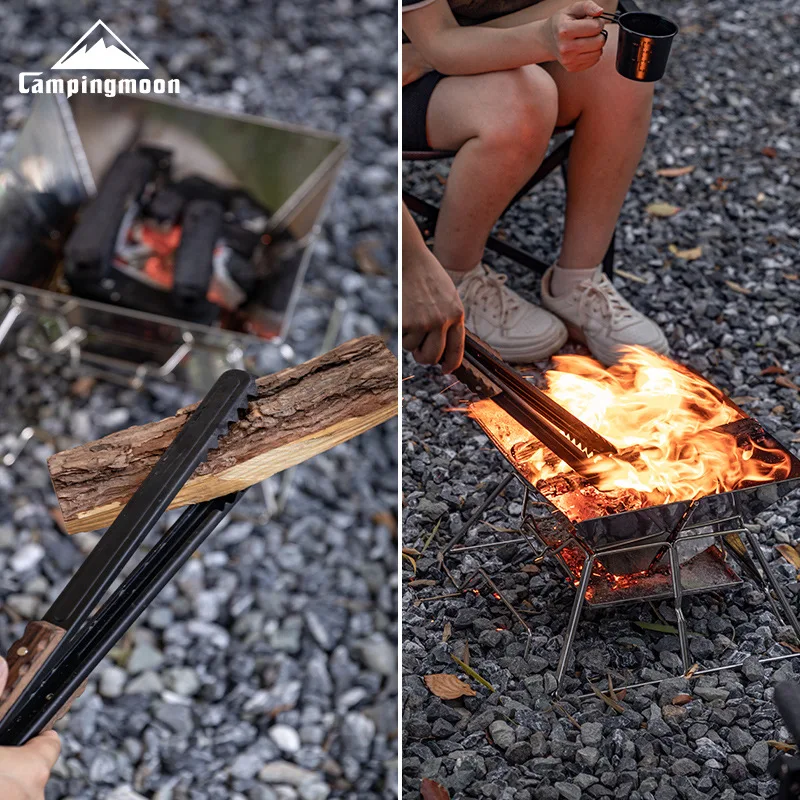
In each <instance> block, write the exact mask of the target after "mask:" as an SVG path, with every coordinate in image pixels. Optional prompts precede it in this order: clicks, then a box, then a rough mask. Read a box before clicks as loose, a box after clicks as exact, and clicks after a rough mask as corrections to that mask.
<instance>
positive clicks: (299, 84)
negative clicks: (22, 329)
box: [0, 0, 397, 800]
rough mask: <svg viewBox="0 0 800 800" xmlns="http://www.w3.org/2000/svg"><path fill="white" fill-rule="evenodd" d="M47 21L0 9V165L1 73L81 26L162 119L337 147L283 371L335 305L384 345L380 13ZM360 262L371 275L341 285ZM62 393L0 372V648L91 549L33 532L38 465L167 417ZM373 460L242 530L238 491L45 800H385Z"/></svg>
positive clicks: (251, 514) (388, 191)
mask: <svg viewBox="0 0 800 800" xmlns="http://www.w3.org/2000/svg"><path fill="white" fill-rule="evenodd" d="M68 5H69V4H63V3H55V2H47V1H46V0H40V2H35V3H31V2H22V1H21V0H19V1H17V0H13V1H12V2H8V3H3V4H2V6H1V7H0V41H2V47H3V54H4V59H3V62H4V63H3V65H2V66H1V67H0V76H1V77H2V85H3V92H2V98H3V101H2V118H1V119H0V130H3V131H4V132H3V133H2V134H0V148H1V149H2V151H5V150H7V149H8V148H9V147H10V146H11V145H12V144H13V141H14V138H15V135H16V131H17V130H18V129H19V126H20V124H21V122H22V121H23V120H24V117H25V116H26V114H27V111H28V108H29V105H28V103H29V100H30V97H29V96H28V97H25V96H22V95H20V94H19V93H18V92H17V74H18V72H19V71H20V70H32V69H42V70H44V69H47V68H49V67H50V66H51V65H52V64H53V63H54V62H55V60H56V59H57V58H59V57H60V56H61V55H62V54H63V53H64V52H65V51H66V50H67V48H68V47H69V46H70V45H71V44H72V43H73V42H74V41H76V40H77V39H78V38H79V37H80V36H81V35H82V34H83V33H84V31H85V30H86V29H87V28H88V27H89V26H90V25H91V24H92V23H93V22H95V21H96V20H97V19H98V18H102V19H103V20H104V21H105V22H106V23H107V24H108V25H110V26H111V28H112V29H113V30H114V32H115V33H117V34H118V35H119V36H120V37H121V38H122V39H123V40H124V41H125V42H126V43H127V44H128V45H129V46H130V47H131V48H132V49H133V50H134V51H135V52H136V53H137V55H139V56H140V57H141V58H142V59H143V60H144V62H145V63H147V64H149V65H150V66H151V67H153V66H154V65H156V64H158V65H161V67H163V68H164V69H166V71H168V72H169V73H170V74H171V75H173V76H176V77H179V78H180V79H181V82H182V94H181V97H182V99H185V100H187V101H190V102H200V103H203V104H208V105H214V106H218V107H222V108H227V109H232V110H234V111H245V112H250V113H256V114H265V115H267V116H271V117H275V118H277V119H280V120H283V121H286V122H296V123H302V124H306V125H310V126H312V127H318V128H321V129H324V130H329V131H333V132H336V133H338V134H342V135H344V136H346V137H348V138H350V139H351V143H352V151H351V155H350V156H349V158H348V160H347V162H346V165H345V168H344V172H343V175H342V177H341V179H340V181H339V184H338V187H337V190H336V193H335V196H334V198H333V200H332V204H331V213H330V215H329V217H328V221H327V222H326V224H325V225H324V229H323V235H322V237H321V241H320V242H319V243H318V249H317V251H316V255H315V257H314V259H313V261H312V264H311V267H310V270H309V276H308V281H309V284H310V285H309V287H308V289H307V290H306V291H305V292H304V293H303V296H302V300H301V305H300V308H299V310H298V313H297V317H296V322H295V325H294V328H293V332H292V336H291V343H292V345H293V346H294V347H295V349H296V351H297V354H298V360H304V359H306V358H310V357H312V356H314V355H315V354H316V353H317V351H318V350H319V347H320V344H321V342H322V339H323V334H324V331H325V325H326V318H327V314H328V313H329V312H330V308H331V306H332V303H333V301H334V299H335V297H336V296H339V295H341V296H342V297H343V298H344V301H345V307H346V311H345V314H344V319H343V324H342V331H341V334H340V337H339V341H344V340H345V339H349V338H352V337H354V336H359V335H362V334H367V333H382V332H391V331H394V329H395V328H396V316H397V312H396V288H395V283H396V282H395V280H394V277H393V270H394V264H395V261H396V235H395V231H396V216H397V202H396V163H397V156H396V127H397V121H396V66H397V65H396V59H395V58H394V57H392V56H391V55H390V52H391V50H390V48H387V47H386V43H387V42H393V41H395V40H396V7H395V5H394V4H393V3H392V2H390V1H389V0H370V1H369V2H357V1H356V0H336V2H331V3H324V4H320V3H314V2H296V1H294V2H278V3H252V2H244V1H242V2H239V0H236V1H235V2H230V0H219V1H218V2H192V3H178V2H171V1H170V0H166V2H144V3H141V2H135V3H134V2H130V0H128V2H122V3H118V2H113V3H112V2H86V3H81V4H80V13H79V14H76V13H74V10H73V11H72V12H71V13H70V12H68V10H67V6H68ZM73 5H74V4H73ZM166 12H169V19H170V20H171V21H168V20H167V18H166V16H165V13H166ZM360 243H367V246H368V247H370V248H372V253H373V256H374V258H375V259H376V261H377V263H379V264H380V265H381V267H382V268H383V269H384V270H385V273H384V274H383V275H375V274H368V273H367V272H363V273H362V272H361V271H359V269H358V268H357V266H356V259H355V257H354V250H355V249H356V248H357V246H358V245H359V244H360ZM393 346H394V345H393ZM273 362H274V363H273ZM279 366H280V365H279V364H278V363H277V361H275V360H273V361H270V360H269V359H265V365H264V368H265V369H275V368H278V367H279ZM76 377H77V374H76V373H75V372H73V371H71V370H70V369H69V368H66V367H64V366H63V363H61V362H59V363H36V364H34V363H29V362H25V361H23V360H21V359H19V358H17V357H16V355H14V354H7V353H5V352H4V353H3V369H2V370H0V396H1V397H2V398H3V408H4V413H3V418H2V421H0V442H2V441H3V437H5V436H7V435H9V434H11V435H13V434H17V433H18V432H19V431H20V430H21V429H22V428H23V427H24V426H25V425H27V424H35V425H37V426H38V427H39V431H38V435H37V438H36V440H35V441H34V442H31V443H30V444H29V446H28V448H27V449H26V450H25V451H24V453H23V455H22V456H21V458H20V459H19V460H18V461H17V463H16V464H15V465H14V466H13V467H11V468H6V467H4V466H0V574H2V576H3V579H2V591H1V592H0V602H2V604H3V608H2V612H0V650H2V652H5V650H6V649H7V647H8V646H9V645H10V644H11V642H12V641H14V639H15V638H16V637H17V636H18V635H19V634H20V633H21V631H22V629H23V628H24V624H23V622H22V621H21V620H23V619H27V618H34V619H35V618H39V617H40V616H41V614H42V613H43V611H44V610H45V609H46V608H47V606H48V605H49V601H50V600H52V598H53V597H54V596H55V593H56V591H57V589H58V588H60V587H61V586H62V585H63V583H64V582H65V581H66V579H67V577H68V576H69V575H70V574H71V573H72V572H73V571H74V570H75V568H76V566H77V565H78V564H79V563H80V561H81V560H82V558H83V552H84V551H85V549H86V548H87V547H89V546H90V545H91V543H92V542H93V541H94V537H93V535H90V534H82V535H79V536H77V537H72V538H71V537H67V536H65V535H63V534H61V533H60V532H59V531H58V529H57V527H56V524H55V523H54V521H53V519H51V517H50V515H49V514H48V509H49V508H50V509H52V508H53V507H54V506H55V497H54V495H53V492H52V488H51V487H50V483H49V478H48V474H47V469H46V465H45V459H46V457H47V456H48V455H49V454H50V453H51V452H53V449H54V448H58V449H61V448H65V447H70V446H73V445H75V444H78V443H82V442H85V441H89V440H92V439H95V438H97V437H99V436H102V435H105V434H106V433H109V432H111V431H113V430H118V429H121V428H124V427H126V426H128V425H131V424H140V423H144V422H147V421H150V420H153V419H157V418H160V417H162V416H165V415H169V414H172V413H173V412H174V411H175V409H176V408H178V407H179V406H180V405H182V404H185V403H186V402H189V401H190V400H191V398H189V397H187V396H185V395H183V394H181V393H180V392H177V391H175V390H171V389H168V388H164V387H153V391H152V393H151V394H137V393H134V392H132V391H127V390H123V389H120V388H116V387H114V386H110V385H101V384H98V385H97V386H95V387H94V389H93V390H92V391H91V394H90V396H88V397H87V396H84V390H85V389H86V386H85V385H82V384H81V383H78V384H75V379H76ZM71 387H72V389H71ZM396 441H397V427H396V424H395V423H389V424H386V425H383V426H381V428H380V429H378V430H374V431H371V432H369V433H367V434H366V435H364V436H362V437H360V438H358V439H356V440H354V441H353V442H351V443H348V444H346V445H343V446H340V447H337V448H336V449H335V450H333V451H331V452H330V453H328V454H325V455H322V456H320V457H318V458H316V459H314V460H313V462H310V463H309V464H307V465H305V466H303V467H301V468H300V469H299V470H298V471H297V473H296V476H295V483H294V488H293V490H292V491H291V493H290V494H289V497H288V505H287V509H286V511H285V512H284V513H283V514H281V515H280V516H279V517H277V518H276V519H275V520H274V521H272V522H267V523H264V524H261V523H259V522H258V517H259V515H260V514H261V513H262V512H263V510H264V505H263V502H262V500H261V493H260V491H259V489H258V488H254V489H253V490H251V492H250V493H249V494H248V496H247V497H246V498H245V500H244V501H243V504H242V505H241V506H240V507H239V508H238V509H237V514H236V516H235V517H234V518H233V519H232V520H231V521H230V523H229V524H228V525H227V526H226V527H225V528H224V529H223V530H220V531H218V532H217V533H216V534H215V535H213V536H212V537H211V538H210V540H209V541H208V542H207V543H206V545H205V546H204V547H203V548H202V550H201V553H200V556H199V557H197V558H195V559H193V560H192V561H191V562H190V564H188V565H187V566H186V568H185V569H184V570H183V571H182V573H181V574H180V576H179V577H178V578H177V579H176V581H175V582H173V584H172V585H171V586H170V587H168V588H167V589H166V590H165V591H164V593H163V594H162V596H161V597H160V598H159V599H158V600H157V601H156V602H155V603H154V604H153V606H152V607H151V608H150V610H149V611H148V612H147V614H146V615H145V616H144V618H143V619H142V621H141V622H140V623H139V624H138V625H137V626H136V628H135V629H134V631H133V632H132V634H131V636H129V637H127V638H126V639H125V640H124V641H123V643H122V645H121V646H120V647H119V648H118V649H117V651H115V653H114V654H113V656H112V657H111V658H109V659H107V660H106V661H105V662H104V663H103V665H102V666H101V667H100V668H99V669H98V670H97V672H96V673H95V675H94V677H93V678H92V679H91V681H90V683H89V687H88V689H87V691H86V693H85V695H84V696H83V697H82V698H81V699H80V700H79V701H78V702H77V703H76V705H75V707H74V710H73V711H72V712H71V713H70V714H69V716H68V718H67V725H66V728H65V730H64V733H63V743H64V750H63V753H64V756H63V758H62V759H61V761H60V762H59V764H58V765H57V766H56V769H55V771H54V773H53V778H52V780H51V783H50V785H49V788H48V794H47V797H48V798H49V799H50V800H54V799H55V798H76V799H77V798H80V800H93V798H103V800H140V798H157V800H187V799H188V798H192V800H194V799H195V798H197V799H198V800H201V799H205V798H218V799H219V800H245V799H246V800H278V799H279V800H294V799H295V798H300V800H324V798H326V797H337V798H356V797H357V798H379V797H380V798H384V797H391V796H394V794H395V791H396V790H395V787H396V785H397V772H396V770H397V765H396V758H397V752H396V751H397V716H396V707H397V705H396V704H397V699H396V698H397V685H396V684H397V681H396V639H397V622H396V614H397V612H396V591H395V590H396V574H397V573H396V569H397V558H396V538H395V532H394V527H395V526H394V523H393V517H394V515H395V514H396V511H397V508H396V505H397V489H396V484H397V462H396V455H395V453H396ZM131 787H132V788H131Z"/></svg>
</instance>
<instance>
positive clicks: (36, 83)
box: [19, 19, 180, 97]
mask: <svg viewBox="0 0 800 800" xmlns="http://www.w3.org/2000/svg"><path fill="white" fill-rule="evenodd" d="M53 69H54V70H55V69H58V70H114V71H120V70H147V69H149V68H148V66H147V64H145V63H144V61H142V60H141V59H140V58H139V57H138V56H137V55H136V53H134V52H133V50H131V49H130V47H128V45H126V44H125V42H123V41H122V39H120V38H119V36H117V35H116V34H115V33H114V31H112V30H111V28H109V27H108V25H106V24H105V22H103V20H101V19H99V20H97V22H95V24H94V25H92V27H91V28H89V30H88V31H86V33H85V34H84V35H83V36H81V38H80V39H78V41H77V42H75V44H74V45H72V47H70V49H69V50H67V52H66V53H64V55H63V56H62V57H61V58H60V59H59V60H58V61H57V62H56V63H55V65H54V66H53ZM41 75H42V73H41V72H22V73H20V76H19V90H20V92H22V94H66V95H67V97H72V95H74V94H78V93H79V92H82V93H84V94H103V95H105V96H106V97H116V95H118V94H137V93H138V94H178V93H179V92H180V81H179V80H178V79H177V78H171V79H165V78H155V79H152V80H151V79H150V78H124V79H117V78H89V77H87V76H86V75H82V76H80V77H75V78H67V79H64V78H48V79H44V78H41V77H40V76H41Z"/></svg>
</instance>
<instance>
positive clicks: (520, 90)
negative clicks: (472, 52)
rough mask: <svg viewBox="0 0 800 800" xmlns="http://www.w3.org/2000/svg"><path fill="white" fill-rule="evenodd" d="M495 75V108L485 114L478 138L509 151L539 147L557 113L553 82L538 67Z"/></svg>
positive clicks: (548, 133) (551, 129)
mask: <svg viewBox="0 0 800 800" xmlns="http://www.w3.org/2000/svg"><path fill="white" fill-rule="evenodd" d="M495 77H496V81H495V83H496V86H495V87H494V88H495V90H496V95H495V96H496V97H497V99H498V110H497V113H495V114H488V115H487V116H486V120H485V123H484V125H483V126H482V131H481V138H482V139H483V140H484V142H485V143H486V144H487V145H488V146H490V147H494V148H500V149H503V150H504V151H505V152H507V153H509V154H514V153H521V154H527V153H530V152H531V151H532V150H533V151H539V150H541V147H542V144H543V143H546V142H547V141H548V140H549V139H550V136H551V134H552V132H553V128H554V127H555V123H556V116H557V114H558V90H557V89H556V84H555V81H554V80H553V79H552V78H551V77H550V75H548V74H547V73H546V72H545V71H544V70H543V69H542V68H541V67H538V66H531V67H522V68H520V69H515V70H508V71H506V72H500V73H496V74H495Z"/></svg>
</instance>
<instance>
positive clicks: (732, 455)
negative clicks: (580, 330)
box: [469, 347, 791, 521]
mask: <svg viewBox="0 0 800 800" xmlns="http://www.w3.org/2000/svg"><path fill="white" fill-rule="evenodd" d="M554 360H555V364H556V369H555V370H550V371H548V372H547V373H546V374H545V378H546V389H545V391H546V393H547V394H548V395H549V396H550V397H551V398H553V399H554V400H555V401H556V402H558V403H560V404H561V405H562V406H563V407H564V408H566V409H567V410H568V411H570V412H571V413H572V414H574V415H575V416H576V417H578V418H579V419H580V420H581V421H582V422H584V423H586V424H587V425H588V426H589V427H591V428H593V429H594V430H596V431H597V432H598V433H599V434H601V435H602V436H604V437H605V438H606V439H607V440H608V441H610V442H611V443H612V444H614V445H615V446H616V447H617V449H618V450H619V451H626V450H627V451H628V452H629V453H630V452H634V453H638V457H637V458H635V459H633V458H631V459H629V460H626V459H624V458H620V457H617V456H612V457H608V456H602V457H597V458H596V459H595V460H594V462H593V464H592V468H593V471H594V472H595V473H596V474H597V476H598V477H597V479H596V480H595V487H596V488H597V489H598V490H600V492H602V493H603V494H604V495H605V496H606V498H607V499H608V497H611V498H614V497H616V498H618V499H619V500H620V501H621V502H624V504H625V508H624V509H620V510H629V509H631V508H635V507H642V506H644V505H657V504H661V503H668V502H675V501H687V500H693V499H696V498H698V497H704V496H706V495H710V494H717V493H719V492H725V491H730V490H732V489H736V488H739V487H741V486H746V485H751V484H753V483H762V482H769V481H775V480H780V479H782V478H785V477H787V476H788V475H789V472H790V470H791V461H790V459H789V456H788V455H787V454H786V453H785V452H784V451H783V450H780V449H777V448H771V449H770V448H765V447H764V446H763V445H759V444H756V443H754V442H752V440H747V441H745V442H742V440H741V438H740V439H739V441H738V442H737V437H736V436H734V435H733V434H731V433H729V432H727V431H725V430H720V429H719V428H720V426H723V425H727V424H729V423H732V422H736V421H737V420H740V419H744V418H745V417H746V415H745V414H744V413H743V412H742V411H740V410H739V409H737V408H736V407H735V406H733V405H731V404H729V403H727V402H726V401H725V399H724V395H723V394H722V392H721V391H720V390H719V389H716V388H715V387H714V386H712V385H711V384H710V383H708V382H707V381H705V380H704V379H703V378H701V377H699V376H698V375H695V374H694V373H693V372H691V371H690V370H688V369H686V368H685V367H682V366H680V365H678V364H676V363H675V362H673V361H671V360H670V359H668V358H666V357H664V356H660V355H657V354H656V353H653V352H651V351H650V350H647V349H645V348H642V347H629V348H626V350H625V353H624V355H623V356H622V357H621V359H620V361H619V362H618V363H617V364H615V365H614V366H612V367H610V368H609V369H604V368H603V367H602V366H601V365H600V364H599V363H598V362H596V361H595V360H594V359H591V358H588V357H585V356H575V355H570V356H556V357H555V359H554ZM469 413H470V416H471V417H473V418H474V419H475V420H477V422H478V423H479V424H480V425H481V427H482V428H484V430H485V431H486V432H487V433H488V434H489V436H490V437H491V438H492V439H493V441H494V442H495V443H496V444H497V445H498V446H499V447H500V448H501V450H503V451H504V452H505V454H506V456H507V457H508V458H510V459H511V461H512V462H513V463H514V464H515V466H516V467H517V468H518V469H519V470H520V471H521V472H522V473H523V474H524V475H525V476H526V477H527V478H528V479H529V480H531V482H533V483H534V484H538V483H539V482H540V481H542V480H545V479H549V478H555V477H557V476H567V475H574V473H573V472H572V470H571V468H570V467H569V466H567V465H566V464H565V463H564V462H562V461H560V460H559V459H556V458H554V457H553V456H552V454H550V452H549V450H547V449H545V448H543V447H542V446H541V445H540V444H539V442H538V441H537V440H536V439H534V438H533V437H531V435H530V434H529V433H528V431H527V430H526V429H525V428H523V427H522V426H521V425H519V424H518V423H517V422H515V421H514V420H513V419H512V418H511V417H509V416H508V415H507V414H506V413H505V412H504V411H502V410H501V409H500V408H498V407H497V406H496V405H495V404H494V403H493V402H492V401H491V400H481V401H479V402H476V403H473V404H472V405H471V406H470V409H469ZM743 445H744V446H743ZM754 456H757V457H754ZM631 460H633V461H634V462H635V463H630V461H631ZM544 493H545V494H548V492H547V491H546V490H544ZM584 494H585V492H584ZM551 499H553V500H554V502H556V504H557V505H559V507H562V504H561V503H559V502H558V501H556V500H555V499H554V498H552V497H551ZM573 501H574V498H573ZM562 510H563V511H565V513H567V515H568V516H569V517H570V518H571V519H573V521H576V520H578V519H586V518H588V517H587V516H586V513H585V512H586V510H585V509H584V510H583V511H581V510H580V509H578V508H576V507H575V503H574V502H572V503H571V504H570V507H569V509H567V508H563V507H562ZM589 515H590V516H592V515H593V514H591V513H590V514H589ZM594 515H596V514H594Z"/></svg>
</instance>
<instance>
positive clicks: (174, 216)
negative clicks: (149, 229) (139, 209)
mask: <svg viewBox="0 0 800 800" xmlns="http://www.w3.org/2000/svg"><path fill="white" fill-rule="evenodd" d="M183 205H184V197H183V195H182V194H181V193H180V192H179V191H177V189H174V188H172V187H169V186H167V187H165V188H163V189H159V190H158V191H157V192H156V193H155V194H154V195H153V199H152V200H151V201H150V202H149V203H148V204H147V208H146V210H145V211H146V213H147V214H148V215H149V216H151V217H152V218H153V219H155V220H156V221H157V222H160V223H162V224H168V225H174V224H175V223H176V222H177V221H178V219H179V217H180V215H181V212H182V211H183Z"/></svg>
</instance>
